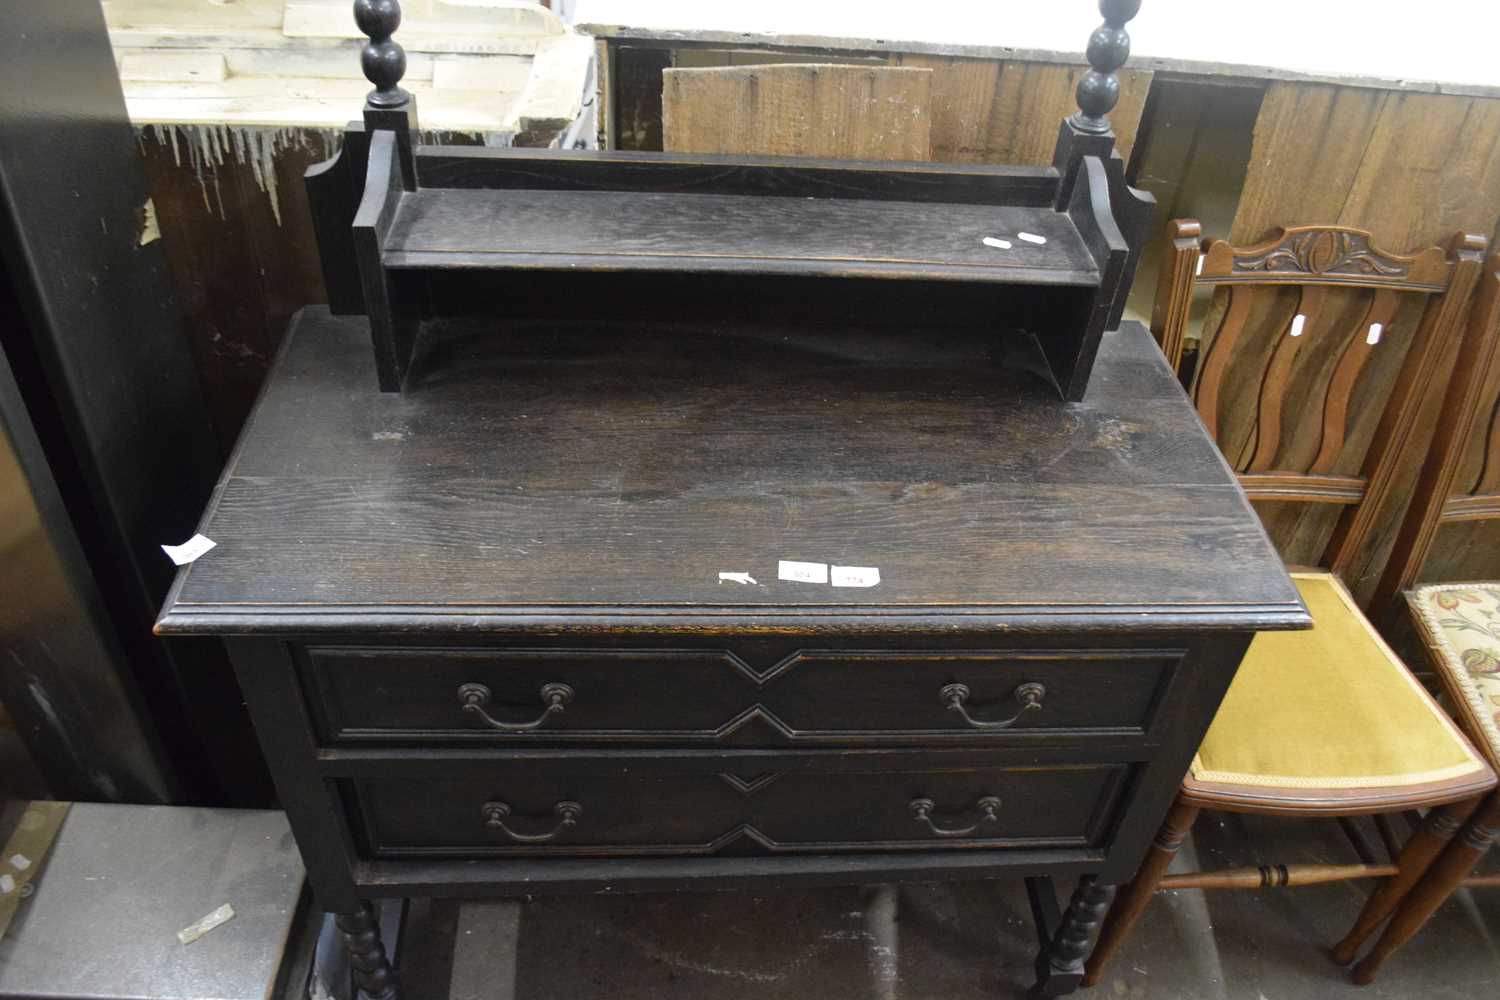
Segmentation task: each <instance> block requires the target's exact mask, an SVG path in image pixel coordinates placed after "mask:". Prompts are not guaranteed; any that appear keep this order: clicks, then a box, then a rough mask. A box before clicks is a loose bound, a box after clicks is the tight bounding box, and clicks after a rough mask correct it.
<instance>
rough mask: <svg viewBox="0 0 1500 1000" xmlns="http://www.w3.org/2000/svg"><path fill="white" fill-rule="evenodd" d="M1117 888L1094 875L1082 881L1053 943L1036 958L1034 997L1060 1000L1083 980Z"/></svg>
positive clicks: (1074, 893) (1043, 948)
mask: <svg viewBox="0 0 1500 1000" xmlns="http://www.w3.org/2000/svg"><path fill="white" fill-rule="evenodd" d="M1114 894H1115V887H1114V886H1112V885H1104V884H1102V883H1100V882H1098V881H1097V880H1095V878H1094V876H1092V875H1085V876H1083V877H1082V878H1080V879H1079V880H1078V888H1077V889H1075V890H1074V891H1073V898H1072V899H1070V900H1069V901H1068V909H1067V911H1066V912H1064V913H1063V915H1062V921H1061V923H1059V924H1058V927H1057V931H1056V933H1054V934H1053V935H1052V940H1051V941H1050V942H1048V943H1047V944H1046V945H1044V946H1043V947H1042V949H1041V951H1039V952H1038V953H1037V956H1036V984H1035V985H1034V986H1032V987H1031V994H1032V996H1041V997H1060V996H1062V995H1064V994H1066V993H1072V992H1073V991H1074V990H1075V989H1077V988H1078V983H1079V981H1080V980H1082V979H1083V962H1084V959H1086V958H1088V956H1089V949H1090V948H1091V947H1092V946H1093V944H1094V935H1095V934H1096V933H1097V932H1098V930H1099V922H1100V921H1101V920H1103V919H1104V912H1105V911H1106V910H1108V909H1109V901H1110V899H1112V898H1113V897H1114Z"/></svg>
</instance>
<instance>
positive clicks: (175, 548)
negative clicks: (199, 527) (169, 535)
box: [161, 535, 217, 566]
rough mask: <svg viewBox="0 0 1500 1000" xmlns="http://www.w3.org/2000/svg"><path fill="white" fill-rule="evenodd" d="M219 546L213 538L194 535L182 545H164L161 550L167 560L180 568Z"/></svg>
mask: <svg viewBox="0 0 1500 1000" xmlns="http://www.w3.org/2000/svg"><path fill="white" fill-rule="evenodd" d="M215 544H217V543H216V542H215V541H214V540H213V539H212V538H205V537H204V536H202V535H194V536H193V537H192V538H189V539H188V540H187V541H185V542H183V543H182V544H181V545H163V546H162V547H161V550H162V551H163V552H165V553H166V554H167V558H168V559H170V560H172V561H173V562H174V563H176V564H177V565H179V566H186V565H187V564H188V563H190V562H192V561H194V560H195V559H197V558H198V557H199V556H201V555H203V553H205V552H207V551H208V550H209V549H211V548H213V547H214V545H215Z"/></svg>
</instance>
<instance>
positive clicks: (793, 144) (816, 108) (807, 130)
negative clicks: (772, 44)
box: [662, 63, 932, 160]
mask: <svg viewBox="0 0 1500 1000" xmlns="http://www.w3.org/2000/svg"><path fill="white" fill-rule="evenodd" d="M931 100H932V73H931V71H929V70H925V69H912V68H901V67H894V66H848V65H835V64H816V63H814V64H797V63H787V64H781V65H772V66H726V67H722V68H713V69H667V70H665V71H664V72H663V73H662V144H663V148H664V149H665V150H666V151H667V152H669V153H729V154H757V155H776V156H826V157H837V158H841V159H851V160H930V159H931V158H932V157H931V150H932V144H931V139H930V133H931V124H932V115H931Z"/></svg>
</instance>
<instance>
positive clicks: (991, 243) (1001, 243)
mask: <svg viewBox="0 0 1500 1000" xmlns="http://www.w3.org/2000/svg"><path fill="white" fill-rule="evenodd" d="M979 242H981V243H983V244H984V245H985V246H987V247H994V248H995V249H996V250H1009V249H1010V240H1002V239H1000V238H999V237H996V236H986V237H985V238H984V239H982V240H980V241H979Z"/></svg>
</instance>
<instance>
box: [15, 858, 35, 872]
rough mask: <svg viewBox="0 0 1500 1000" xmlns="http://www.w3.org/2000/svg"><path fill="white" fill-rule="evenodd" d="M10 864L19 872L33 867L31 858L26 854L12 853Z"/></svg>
mask: <svg viewBox="0 0 1500 1000" xmlns="http://www.w3.org/2000/svg"><path fill="white" fill-rule="evenodd" d="M10 866H11V867H12V868H14V869H15V870H16V871H18V872H24V871H25V870H26V869H28V868H30V867H31V859H30V858H28V857H27V856H26V855H24V854H12V855H11V856H10Z"/></svg>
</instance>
